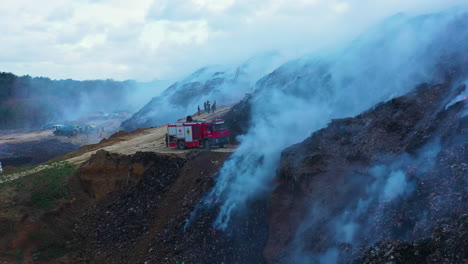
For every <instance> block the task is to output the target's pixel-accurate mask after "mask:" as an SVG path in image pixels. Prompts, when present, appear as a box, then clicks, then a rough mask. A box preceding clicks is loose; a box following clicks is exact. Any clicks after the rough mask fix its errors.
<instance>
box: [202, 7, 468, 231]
mask: <svg viewBox="0 0 468 264" xmlns="http://www.w3.org/2000/svg"><path fill="white" fill-rule="evenodd" d="M464 10H465V9H458V10H453V9H452V10H447V11H444V12H441V13H435V14H430V15H422V16H416V17H410V16H406V15H404V14H398V15H395V16H393V17H390V18H388V19H386V20H385V21H383V22H382V23H380V24H379V25H377V26H375V27H374V28H372V29H370V30H369V31H368V32H367V33H365V34H363V35H362V36H361V37H360V38H358V39H356V40H355V41H353V42H351V43H350V45H349V46H347V48H345V49H344V50H342V51H340V52H335V53H329V54H327V55H322V56H314V55H311V56H308V57H304V58H301V59H298V60H295V61H291V62H289V63H286V64H284V65H283V66H281V67H280V68H278V69H277V70H275V71H274V72H272V73H271V74H269V75H267V76H266V77H264V78H263V79H261V80H260V81H259V82H257V84H256V90H255V95H254V98H253V99H252V100H251V104H252V126H251V127H250V129H249V132H248V133H247V134H246V135H243V136H240V137H239V141H240V142H241V145H240V146H239V148H238V150H237V151H236V153H234V154H233V156H232V158H231V159H230V160H229V161H227V162H226V163H225V165H224V167H223V168H222V170H221V173H220V176H219V178H218V179H217V183H216V186H215V187H214V189H213V191H212V193H211V195H210V197H214V198H215V199H216V201H217V202H218V203H220V204H221V207H220V212H219V215H218V218H217V220H216V222H215V223H214V225H215V227H216V228H220V229H225V228H227V227H228V226H229V222H230V220H231V218H232V215H233V214H234V213H235V212H236V211H238V210H240V209H241V208H242V207H243V206H245V205H246V203H247V202H248V201H249V200H251V199H253V198H255V197H256V196H258V195H262V194H265V193H267V192H268V191H270V190H271V189H272V188H273V186H272V185H271V180H272V179H273V177H274V176H275V169H276V168H277V166H278V162H279V160H280V153H281V151H282V150H283V149H284V148H286V147H287V146H290V145H291V144H294V143H298V142H301V141H302V140H303V139H304V138H306V137H307V136H309V135H310V134H311V133H312V132H313V131H316V130H318V129H320V128H322V127H324V126H325V125H326V124H327V123H328V122H329V121H330V120H331V119H333V118H339V117H346V116H352V115H356V114H358V113H360V112H362V111H363V110H365V109H368V108H370V107H371V106H373V105H375V104H377V103H378V102H381V101H386V100H388V99H391V98H393V97H395V96H398V95H401V94H403V93H405V92H407V91H409V90H410V89H413V88H414V87H415V86H416V85H417V84H419V83H421V82H431V83H439V82H443V81H444V80H445V79H446V78H447V76H446V75H445V74H444V71H439V70H440V68H445V69H449V68H450V65H442V66H441V65H440V63H446V64H447V63H448V62H449V61H450V60H452V59H454V58H455V60H462V59H463V58H464V56H462V55H461V53H462V52H463V51H464V50H466V48H467V44H466V43H467V42H466V40H467V39H468V31H467V29H466V27H464V26H463V25H464V23H465V22H466V21H467V14H466V13H463V11H464ZM455 64H456V63H455ZM390 174H391V173H390ZM391 175H392V174H391ZM402 183H404V181H403V180H402V178H401V174H400V173H399V172H398V171H395V172H393V177H392V178H391V180H389V181H388V182H387V183H386V185H387V188H388V190H389V191H390V190H391V189H392V188H393V186H394V185H398V184H402ZM387 193H390V192H387ZM390 198H395V197H393V196H392V195H390V194H388V195H387V197H385V196H384V197H382V199H390Z"/></svg>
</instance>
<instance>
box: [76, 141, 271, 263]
mask: <svg viewBox="0 0 468 264" xmlns="http://www.w3.org/2000/svg"><path fill="white" fill-rule="evenodd" d="M228 156H229V154H228V153H219V152H211V151H200V150H195V151H192V152H190V153H189V154H188V155H187V156H186V157H184V158H183V157H179V156H168V155H160V154H155V153H137V154H135V155H133V156H131V157H121V156H114V155H113V154H110V153H106V152H98V153H97V154H96V155H94V156H93V157H92V158H91V160H90V161H88V162H86V163H85V164H83V165H82V167H81V169H80V175H81V176H80V178H81V179H82V183H84V189H85V190H86V191H87V193H89V194H90V195H91V196H93V197H103V198H102V199H101V200H100V201H98V202H97V203H96V204H95V205H94V206H93V207H92V208H90V209H89V210H88V211H87V212H86V213H85V215H84V216H83V217H82V218H81V219H80V222H79V224H78V225H77V226H76V228H75V229H74V234H75V241H76V242H77V244H76V245H75V247H76V248H79V249H80V250H79V251H78V252H76V253H74V254H72V255H71V256H70V257H69V259H68V261H70V262H72V263H103V262H111V263H129V262H132V261H133V262H138V261H141V262H143V261H150V263H166V262H167V263H174V262H176V261H180V262H182V261H186V263H208V262H210V263H212V262H217V261H218V262H219V261H225V262H226V261H227V262H226V263H231V262H232V261H235V260H240V261H242V260H246V259H249V258H251V257H252V256H256V258H257V260H258V261H254V262H256V263H259V262H261V261H262V257H261V255H259V254H258V252H260V250H261V249H262V248H263V246H264V244H265V241H266V230H267V229H266V226H265V223H266V222H265V218H264V217H265V213H264V212H265V208H266V203H264V201H263V202H259V203H258V205H257V206H254V208H255V209H257V212H255V211H253V212H251V213H252V215H253V216H252V217H249V218H247V219H244V220H243V221H241V223H242V224H239V228H238V229H236V232H235V233H230V234H222V233H218V232H217V231H216V230H214V229H213V228H212V227H211V223H212V221H213V219H214V217H215V216H216V212H217V209H216V206H214V207H209V208H207V209H203V208H202V207H201V203H200V202H201V201H202V199H203V198H205V196H206V194H207V193H208V191H209V190H210V188H211V186H212V185H213V183H214V180H215V177H216V174H217V172H218V170H219V169H220V168H221V166H222V164H223V162H224V161H225V159H226V158H227V157H228ZM128 159H131V162H128ZM127 164H130V166H128V165H127ZM111 179H114V180H111ZM138 179H139V180H138ZM132 183H135V184H132ZM127 184H130V186H131V187H126V186H127ZM93 186H94V187H93ZM118 189H121V191H120V192H112V191H115V190H118ZM110 192H112V193H110ZM106 193H110V194H108V195H107V196H103V195H105V194H106ZM208 199H209V198H208ZM195 208H198V209H199V210H198V209H197V212H198V214H197V215H196V217H194V218H193V219H192V223H191V225H189V226H188V227H187V228H186V229H185V228H184V226H185V224H186V220H188V219H189V218H190V213H191V212H193V211H194V210H195ZM256 227H260V228H256ZM252 245H255V246H252ZM259 257H260V259H258V258H259ZM249 263H250V262H249Z"/></svg>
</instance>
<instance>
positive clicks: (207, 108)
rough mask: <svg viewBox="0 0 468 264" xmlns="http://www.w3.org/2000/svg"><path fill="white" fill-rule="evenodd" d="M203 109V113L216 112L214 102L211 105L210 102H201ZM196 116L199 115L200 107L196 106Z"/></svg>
mask: <svg viewBox="0 0 468 264" xmlns="http://www.w3.org/2000/svg"><path fill="white" fill-rule="evenodd" d="M203 107H204V109H205V113H208V114H209V113H214V111H215V110H216V100H215V101H214V102H213V104H212V105H211V104H210V100H207V101H206V102H203ZM198 115H201V109H200V106H198Z"/></svg>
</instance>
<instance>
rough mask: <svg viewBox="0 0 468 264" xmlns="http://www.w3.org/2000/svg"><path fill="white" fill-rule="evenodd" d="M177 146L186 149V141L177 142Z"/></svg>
mask: <svg viewBox="0 0 468 264" xmlns="http://www.w3.org/2000/svg"><path fill="white" fill-rule="evenodd" d="M177 147H179V149H185V142H184V141H179V142H177Z"/></svg>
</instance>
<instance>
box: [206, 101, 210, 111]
mask: <svg viewBox="0 0 468 264" xmlns="http://www.w3.org/2000/svg"><path fill="white" fill-rule="evenodd" d="M210 110H211V105H210V100H208V101H206V112H207V113H208V114H209V113H210Z"/></svg>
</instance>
